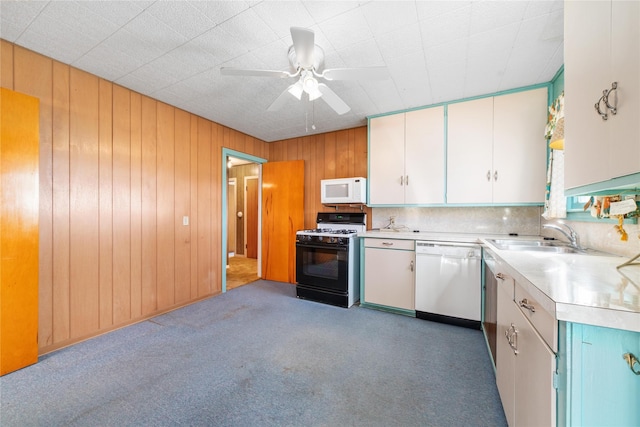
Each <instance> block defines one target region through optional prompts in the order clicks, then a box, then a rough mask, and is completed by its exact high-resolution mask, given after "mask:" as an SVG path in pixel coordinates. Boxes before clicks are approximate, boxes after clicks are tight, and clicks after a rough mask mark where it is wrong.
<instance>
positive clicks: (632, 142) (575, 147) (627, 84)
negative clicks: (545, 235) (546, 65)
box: [564, 1, 640, 188]
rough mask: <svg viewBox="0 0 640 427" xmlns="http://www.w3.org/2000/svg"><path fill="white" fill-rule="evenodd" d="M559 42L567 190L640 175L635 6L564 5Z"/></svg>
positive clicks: (639, 23) (638, 8) (638, 10)
mask: <svg viewBox="0 0 640 427" xmlns="http://www.w3.org/2000/svg"><path fill="white" fill-rule="evenodd" d="M564 37H565V41H564V46H565V49H564V59H565V69H564V70H565V186H566V188H575V187H580V186H583V185H588V184H594V183H598V182H603V181H607V180H610V179H612V178H617V177H621V176H625V175H629V174H633V173H638V172H640V78H639V77H638V76H640V2H637V1H612V2H610V1H593V2H590V1H570V2H565V10H564ZM614 82H615V83H617V89H615V90H612V84H613V83H614ZM603 91H611V92H610V94H609V95H608V98H607V100H608V101H609V105H610V106H611V107H615V109H616V112H615V114H614V113H613V111H611V110H610V109H609V108H607V106H606V105H605V99H602V97H603ZM596 105H598V106H599V108H600V111H601V112H602V113H603V114H605V113H606V115H607V119H606V120H603V119H602V117H601V115H600V114H598V112H597V111H596V108H595V106H596Z"/></svg>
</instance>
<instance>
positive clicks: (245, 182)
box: [242, 175, 262, 276]
mask: <svg viewBox="0 0 640 427" xmlns="http://www.w3.org/2000/svg"><path fill="white" fill-rule="evenodd" d="M250 179H257V180H258V188H260V175H247V176H245V177H244V182H243V183H242V185H244V206H243V207H242V208H243V209H244V218H243V220H244V221H243V222H244V239H243V240H244V241H243V242H242V244H243V245H244V256H245V257H246V256H247V242H248V239H247V235H248V234H247V181H248V180H250ZM261 208H262V191H258V248H257V249H258V254H259V253H260V250H261V249H262V248H261V246H262V245H261V244H260V243H261V242H260V231H261V230H260V229H261V228H262V218H261V217H260V209H261ZM261 267H262V266H261V265H260V256H258V276H259V275H260V273H261V272H260V270H261Z"/></svg>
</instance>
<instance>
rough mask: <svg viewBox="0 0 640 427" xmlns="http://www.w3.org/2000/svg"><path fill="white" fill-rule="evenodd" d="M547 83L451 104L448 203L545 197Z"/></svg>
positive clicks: (520, 201)
mask: <svg viewBox="0 0 640 427" xmlns="http://www.w3.org/2000/svg"><path fill="white" fill-rule="evenodd" d="M547 101H548V100H547V89H546V88H539V89H534V90H529V91H523V92H517V93H512V94H508V95H502V96H496V97H488V98H481V99H477V100H473V101H467V102H460V103H456V104H451V105H449V107H448V122H447V203H451V204H456V203H461V204H462V203H464V204H485V203H487V204H490V203H494V204H525V203H543V202H544V193H545V185H546V157H547V150H546V140H545V138H544V128H545V124H546V120H547Z"/></svg>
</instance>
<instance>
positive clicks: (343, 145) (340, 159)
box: [336, 130, 350, 178]
mask: <svg viewBox="0 0 640 427" xmlns="http://www.w3.org/2000/svg"><path fill="white" fill-rule="evenodd" d="M349 149H350V148H349V131H346V130H341V131H338V132H336V178H344V177H348V176H349Z"/></svg>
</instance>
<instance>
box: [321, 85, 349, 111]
mask: <svg viewBox="0 0 640 427" xmlns="http://www.w3.org/2000/svg"><path fill="white" fill-rule="evenodd" d="M318 90H319V91H320V93H322V98H321V99H324V102H326V103H327V104H328V105H329V107H331V108H333V109H334V110H335V112H336V113H338V114H339V115H342V114H344V113H346V112H348V111H349V110H351V108H349V106H348V105H347V104H345V102H344V101H343V100H342V99H340V97H339V96H338V95H336V93H335V92H334V91H332V90H331V89H330V88H329V86H327V85H326V84H324V83H320V84H319V85H318Z"/></svg>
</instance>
